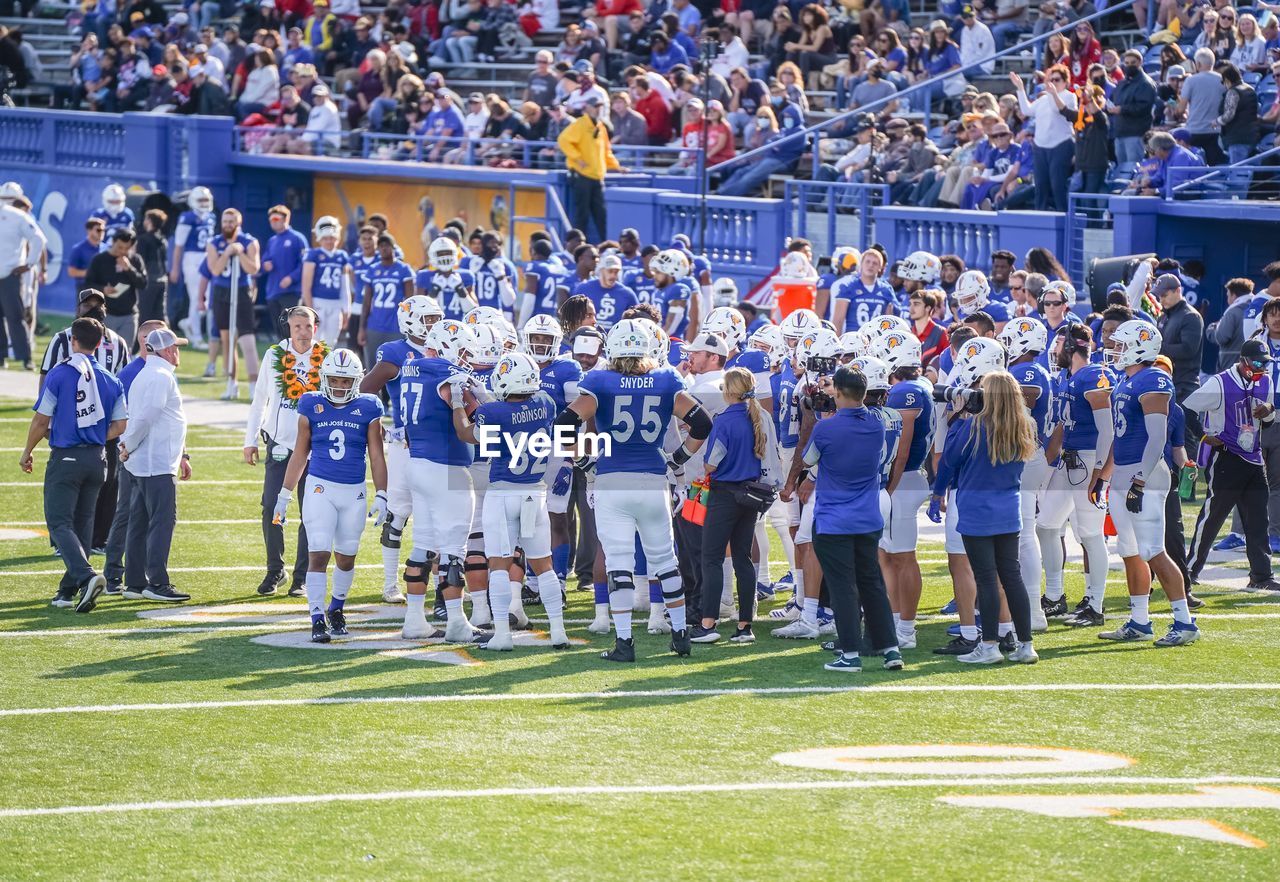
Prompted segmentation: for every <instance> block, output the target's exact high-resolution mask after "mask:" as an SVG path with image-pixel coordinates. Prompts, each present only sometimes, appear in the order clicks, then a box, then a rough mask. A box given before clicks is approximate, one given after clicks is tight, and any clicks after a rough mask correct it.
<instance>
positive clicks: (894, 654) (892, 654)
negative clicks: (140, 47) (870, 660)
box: [884, 649, 904, 671]
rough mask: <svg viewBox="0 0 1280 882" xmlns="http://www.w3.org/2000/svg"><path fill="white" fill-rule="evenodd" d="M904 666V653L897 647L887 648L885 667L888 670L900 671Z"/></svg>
mask: <svg viewBox="0 0 1280 882" xmlns="http://www.w3.org/2000/svg"><path fill="white" fill-rule="evenodd" d="M903 667H904V665H903V663H902V653H900V652H898V650H896V649H886V650H885V652H884V669H885V670H886V671H900V670H902V669H903Z"/></svg>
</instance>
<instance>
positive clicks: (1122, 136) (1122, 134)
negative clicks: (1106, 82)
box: [1107, 49, 1157, 174]
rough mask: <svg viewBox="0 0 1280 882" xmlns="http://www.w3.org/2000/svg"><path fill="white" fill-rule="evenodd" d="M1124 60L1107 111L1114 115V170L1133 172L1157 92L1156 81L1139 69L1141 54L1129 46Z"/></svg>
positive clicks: (1140, 160)
mask: <svg viewBox="0 0 1280 882" xmlns="http://www.w3.org/2000/svg"><path fill="white" fill-rule="evenodd" d="M1123 60H1124V79H1122V80H1121V81H1120V82H1119V83H1117V84H1116V87H1115V90H1114V91H1113V92H1112V93H1111V100H1110V101H1109V102H1108V104H1107V112H1108V113H1110V114H1111V115H1112V116H1113V117H1114V118H1115V119H1114V123H1115V124H1114V125H1113V126H1112V133H1113V135H1114V137H1115V153H1116V163H1117V166H1118V168H1117V171H1119V172H1120V173H1122V174H1124V173H1129V174H1132V172H1133V169H1134V168H1136V167H1137V165H1138V163H1140V162H1142V159H1143V156H1144V152H1143V146H1142V145H1143V139H1144V138H1145V137H1146V134H1147V132H1149V131H1150V130H1151V125H1152V112H1153V111H1154V109H1155V105H1156V100H1157V95H1156V84H1155V83H1154V82H1152V80H1151V77H1149V76H1147V74H1146V71H1144V70H1143V69H1142V53H1141V52H1138V51H1137V50H1136V49H1130V50H1129V51H1128V52H1125V54H1124V59H1123Z"/></svg>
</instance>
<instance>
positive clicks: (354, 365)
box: [320, 349, 364, 404]
mask: <svg viewBox="0 0 1280 882" xmlns="http://www.w3.org/2000/svg"><path fill="white" fill-rule="evenodd" d="M344 377H345V378H347V379H349V380H351V385H350V386H349V387H348V388H346V389H335V388H333V384H332V383H331V382H330V381H332V380H335V379H339V378H344ZM363 379H364V366H363V365H361V364H360V358H359V357H358V356H357V355H356V354H355V353H354V352H352V351H351V350H350V349H335V350H333V351H332V352H330V353H329V354H328V355H326V356H325V357H324V361H322V362H321V363H320V394H321V395H323V396H324V397H325V398H328V399H329V400H330V401H332V402H333V403H334V404H346V403H347V402H349V401H354V400H355V399H356V396H358V395H359V394H360V381H361V380H363Z"/></svg>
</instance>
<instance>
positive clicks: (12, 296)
mask: <svg viewBox="0 0 1280 882" xmlns="http://www.w3.org/2000/svg"><path fill="white" fill-rule="evenodd" d="M22 279H23V277H22V276H7V277H5V278H3V279H0V321H3V322H4V325H5V329H6V330H7V331H8V334H9V345H10V346H12V347H13V357H14V358H16V359H17V360H18V361H22V362H27V361H31V338H30V337H28V336H27V324H26V321H25V318H26V316H25V313H24V312H23V308H22ZM8 356H9V353H8V352H7V351H5V350H0V360H3V359H5V358H8Z"/></svg>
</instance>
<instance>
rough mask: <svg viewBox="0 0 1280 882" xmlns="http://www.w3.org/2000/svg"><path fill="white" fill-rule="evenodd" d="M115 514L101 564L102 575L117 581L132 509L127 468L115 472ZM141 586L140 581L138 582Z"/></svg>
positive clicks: (122, 568)
mask: <svg viewBox="0 0 1280 882" xmlns="http://www.w3.org/2000/svg"><path fill="white" fill-rule="evenodd" d="M116 485H117V487H118V490H117V492H116V514H115V517H114V518H112V519H111V529H110V530H109V531H108V532H107V562H106V563H105V564H103V566H102V575H104V576H106V577H107V581H108V582H119V581H120V580H122V579H123V578H124V573H125V567H124V555H125V549H126V546H127V543H128V538H129V515H130V513H131V512H132V510H133V475H131V474H129V470H128V469H118V470H117V472H116ZM139 586H141V583H139Z"/></svg>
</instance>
